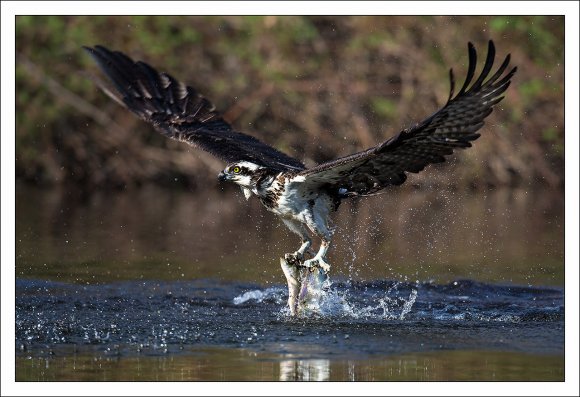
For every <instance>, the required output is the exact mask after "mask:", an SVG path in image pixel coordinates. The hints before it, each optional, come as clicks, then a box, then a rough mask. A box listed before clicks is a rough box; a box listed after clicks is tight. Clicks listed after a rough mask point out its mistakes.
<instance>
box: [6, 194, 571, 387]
mask: <svg viewBox="0 0 580 397" xmlns="http://www.w3.org/2000/svg"><path fill="white" fill-rule="evenodd" d="M227 193H228V194H223V195H222V194H219V193H218V194H215V195H214V196H211V197H209V198H207V197H203V198H200V197H199V196H198V195H194V194H187V193H182V194H172V193H168V192H166V191H163V190H159V189H156V188H151V189H149V190H148V189H145V190H140V191H137V192H134V193H130V194H120V195H108V196H94V197H92V198H90V199H89V200H88V201H85V202H84V203H82V204H78V200H77V199H76V198H74V199H70V200H69V199H67V198H66V195H65V196H64V197H63V195H62V192H60V193H55V192H49V193H45V192H42V191H37V190H34V189H29V188H25V187H18V189H17V234H16V237H17V247H16V248H17V251H16V255H17V262H16V276H17V282H16V324H15V326H16V339H15V343H16V378H17V380H563V379H564V322H565V318H564V317H565V316H564V290H563V278H564V269H563V232H562V228H561V226H560V225H561V221H562V220H563V217H562V216H563V214H562V211H563V209H562V207H561V204H562V203H561V201H560V202H558V201H557V196H556V198H554V197H542V196H540V197H538V196H536V197H533V196H531V195H530V196H528V195H527V194H523V193H517V192H516V193H513V192H512V193H510V194H507V195H506V194H505V193H500V195H499V196H498V195H491V194H488V195H474V196H468V197H459V196H458V195H455V194H454V193H453V192H445V193H444V194H443V195H439V194H435V195H434V194H429V193H427V194H425V193H423V192H409V193H398V194H394V195H391V196H388V197H389V198H390V200H387V201H385V200H384V199H383V201H382V202H381V201H380V200H375V199H371V200H370V201H368V202H367V203H366V204H364V203H363V202H361V203H358V204H356V205H355V206H353V207H345V208H343V209H342V210H341V214H340V216H339V219H338V220H337V223H338V225H339V227H342V230H343V231H342V232H341V234H339V236H338V238H337V243H336V247H335V250H334V251H333V253H332V255H331V261H330V263H331V264H332V265H333V269H332V273H331V280H332V286H331V288H330V291H328V293H327V294H326V296H325V297H324V299H323V301H322V304H321V312H320V314H318V315H313V316H308V317H304V316H302V317H300V316H299V317H291V316H289V314H288V309H287V308H286V299H287V289H286V282H285V279H284V277H283V275H282V271H281V270H280V268H279V265H278V257H279V256H280V255H281V253H283V252H287V251H290V250H291V249H292V247H293V246H294V245H295V243H296V241H294V238H293V236H291V235H290V234H288V233H286V232H285V231H284V230H283V229H282V228H278V227H276V226H273V225H275V224H276V220H275V219H274V218H271V217H269V215H268V214H266V213H265V212H263V211H262V210H261V208H259V206H258V207H256V206H254V204H252V203H251V202H250V203H246V202H245V201H243V199H238V198H237V197H236V196H235V195H234V196H232V195H231V194H229V193H232V192H227ZM417 196H419V198H420V199H418V198H417ZM434 208H435V209H437V210H436V211H434ZM379 210H380V211H381V212H380V214H384V216H381V217H380V221H379V217H377V216H374V214H377V213H379V212H377V211H379ZM428 213H429V214H432V216H428ZM369 225H370V226H369ZM365 228H366V229H365ZM363 230H366V232H363ZM532 230H533V231H535V233H530V232H531V231H532ZM200 231H203V233H200ZM458 240H459V241H458Z"/></svg>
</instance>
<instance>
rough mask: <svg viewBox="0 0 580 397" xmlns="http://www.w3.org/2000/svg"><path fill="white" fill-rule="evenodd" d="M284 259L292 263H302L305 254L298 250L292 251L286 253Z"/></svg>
mask: <svg viewBox="0 0 580 397" xmlns="http://www.w3.org/2000/svg"><path fill="white" fill-rule="evenodd" d="M284 259H285V260H286V262H288V263H289V264H290V265H298V264H300V262H302V261H303V260H304V255H302V253H300V252H298V251H296V252H294V253H291V254H290V253H289V254H284Z"/></svg>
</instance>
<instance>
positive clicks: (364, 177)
mask: <svg viewBox="0 0 580 397" xmlns="http://www.w3.org/2000/svg"><path fill="white" fill-rule="evenodd" d="M468 50H469V68H468V71H467V77H466V79H465V83H464V84H463V87H462V88H461V90H460V91H459V93H458V94H457V96H455V97H453V92H454V87H455V80H454V77H453V70H451V71H450V73H449V74H450V79H451V91H450V94H449V99H448V100H447V103H446V104H445V106H443V108H441V109H440V110H439V111H437V112H436V113H434V114H433V115H432V116H430V117H428V118H427V119H425V120H423V121H422V122H421V123H419V124H417V125H416V126H414V127H411V128H409V129H406V130H403V131H401V132H400V133H399V134H397V135H396V136H394V137H392V138H391V139H389V140H387V141H385V142H383V143H382V144H380V145H378V146H376V147H373V148H370V149H368V150H365V151H362V152H359V153H355V154H353V155H350V156H347V157H343V158H339V159H337V160H334V161H331V162H327V163H323V164H320V165H318V166H316V167H314V168H310V169H307V170H304V171H302V172H301V173H300V174H299V175H301V176H303V177H304V178H303V182H302V183H303V186H304V187H305V188H308V189H331V190H334V191H338V189H346V191H347V192H346V193H345V194H344V195H343V196H355V195H369V194H373V193H376V192H378V191H379V190H381V189H383V188H385V187H387V186H389V185H400V184H401V183H403V182H405V180H406V179H407V176H406V174H405V173H406V172H419V171H421V170H423V169H424V168H425V166H427V165H428V164H431V163H440V162H443V161H445V157H444V156H446V155H449V154H451V153H453V150H454V149H456V148H467V147H470V146H471V141H473V140H475V139H477V138H479V134H477V133H476V132H477V131H478V130H479V129H480V128H481V127H482V126H483V120H484V119H485V118H486V117H487V116H488V115H489V114H490V113H491V111H492V108H493V106H494V105H495V104H497V103H498V102H499V101H501V100H502V99H503V97H502V96H501V94H502V93H503V92H504V91H505V90H506V89H507V88H508V86H509V85H510V79H511V77H512V76H513V75H514V73H515V72H516V69H517V68H515V67H514V68H513V69H512V70H510V71H509V72H508V73H507V74H505V75H504V72H505V71H506V69H507V67H508V65H509V61H510V56H509V55H508V56H507V57H506V58H505V60H504V62H503V63H502V65H501V66H500V67H499V69H498V70H497V72H496V73H495V74H494V75H493V76H491V77H489V78H488V76H489V73H490V71H491V68H492V66H493V61H494V58H495V46H494V44H493V42H492V41H490V42H489V49H488V53H487V59H486V61H485V65H484V67H483V70H482V72H481V74H480V76H479V77H478V78H477V80H476V81H475V82H474V83H473V84H471V82H472V79H473V76H474V74H475V66H476V63H477V56H476V52H475V48H474V47H473V44H471V43H469V44H468ZM486 79H487V81H486ZM470 84H471V86H470ZM300 179H302V178H300ZM300 179H299V180H300Z"/></svg>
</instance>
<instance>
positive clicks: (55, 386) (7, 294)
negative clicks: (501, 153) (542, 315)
mask: <svg viewBox="0 0 580 397" xmlns="http://www.w3.org/2000/svg"><path fill="white" fill-rule="evenodd" d="M1 7H2V9H1V11H2V20H1V22H2V23H1V29H2V47H1V54H2V74H1V78H2V81H1V83H2V85H1V87H2V92H1V99H2V102H1V104H2V118H1V123H2V124H1V131H2V134H1V135H2V136H1V139H2V145H1V154H2V156H1V160H2V168H1V181H2V190H1V193H2V201H1V209H2V218H1V219H2V223H1V231H2V252H1V260H2V262H1V263H2V267H1V272H2V273H1V274H2V295H1V296H2V301H1V302H2V317H1V320H2V321H1V330H2V350H1V358H2V361H1V364H2V367H1V369H2V371H1V380H2V386H1V387H2V395H54V396H56V395H63V396H73V395H143V396H150V395H169V394H170V395H191V394H196V395H240V396H242V395H244V396H245V395H248V396H250V395H256V396H262V395H293V394H294V395H296V394H304V395H321V396H322V395H337V396H339V395H363V394H364V395H385V394H394V395H435V396H455V395H530V396H532V395H578V390H579V383H578V375H577V374H578V373H579V367H578V313H579V308H578V289H579V288H578V267H579V266H578V263H579V261H578V246H579V245H578V241H579V234H578V220H579V202H580V201H579V194H578V181H579V173H578V157H579V155H578V147H579V140H578V135H579V134H578V131H580V129H579V123H578V109H579V101H578V90H579V87H578V80H577V77H578V75H579V67H578V52H579V51H578V49H579V46H580V45H579V41H578V36H579V31H578V26H579V22H578V14H579V7H578V2H575V1H574V2H570V1H568V2H566V1H564V2H562V1H560V2H557V1H526V2H517V1H497V2H493V1H492V2H487V1H473V2H452V1H437V2H431V1H417V2H412V1H401V2H398V1H392V2H386V1H377V2H369V1H360V2H355V1H352V2H350V1H344V2H324V1H312V2H310V1H304V2H291V1H280V2H260V1H252V2H245V1H243V2H242V1H229V2H218V1H213V2H179V1H178V2H175V1H173V2H162V1H160V2H157V1H146V2H144V1H140V2H127V1H124V2H112V1H109V2H105V1H103V2H89V1H87V2H72V1H71V2H67V1H62V2H51V1H46V2H44V1H41V2H38V1H37V2H33V1H31V2H18V1H15V2H5V1H3V2H2V4H1ZM177 10H178V11H179V14H183V15H221V14H225V15H227V14H230V15H254V14H256V15H269V14H276V15H304V14H307V15H325V14H332V15H490V14H491V15H493V14H496V15H520V14H526V15H565V17H566V46H565V51H566V65H565V67H566V80H565V87H566V90H565V99H566V108H565V110H566V120H565V126H566V136H565V155H566V171H565V172H566V191H565V203H566V209H565V211H566V223H565V232H566V235H565V255H566V335H565V336H566V382H534V383H526V382H517V383H509V382H500V383H491V382H469V383H462V382H427V383H415V382H393V383H388V384H387V383H384V382H377V383H356V382H355V383H347V382H331V383H320V384H316V383H286V384H282V383H278V382H261V383H256V382H244V383H240V382H230V383H228V382H222V383H212V382H196V383H195V384H193V385H192V384H191V383H153V382H146V383H142V382H115V383H106V382H103V383H99V382H90V383H84V382H70V383H69V382H52V383H49V382H41V383H28V382H19V383H16V382H15V381H14V370H15V368H14V361H15V360H14V358H15V355H14V354H15V349H14V327H15V316H14V305H15V297H14V294H15V289H14V281H15V279H14V277H15V275H14V263H15V251H14V248H15V247H14V243H15V241H14V227H15V211H14V210H15V203H14V197H15V157H14V145H15V143H14V142H15V139H14V133H13V132H14V131H15V101H14V95H15V92H14V90H15V81H14V62H15V16H16V15H97V14H103V15H107V14H111V15H132V14H140V15H145V14H150V15H173V14H176V13H177ZM494 11H495V12H494Z"/></svg>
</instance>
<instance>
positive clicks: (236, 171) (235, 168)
mask: <svg viewBox="0 0 580 397" xmlns="http://www.w3.org/2000/svg"><path fill="white" fill-rule="evenodd" d="M232 171H233V172H234V174H239V173H240V171H241V170H240V167H234V168H233V169H232Z"/></svg>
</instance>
